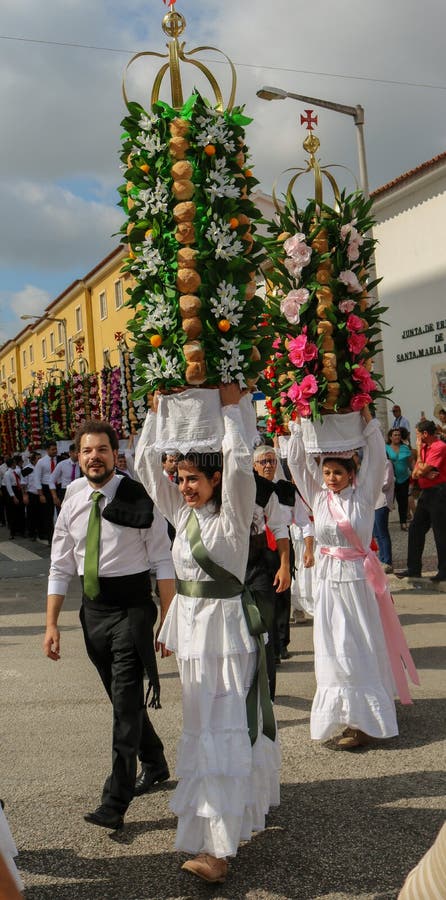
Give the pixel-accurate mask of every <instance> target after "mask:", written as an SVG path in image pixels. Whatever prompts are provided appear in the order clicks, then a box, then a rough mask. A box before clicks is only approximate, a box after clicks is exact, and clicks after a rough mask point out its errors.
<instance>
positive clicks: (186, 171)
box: [170, 159, 194, 181]
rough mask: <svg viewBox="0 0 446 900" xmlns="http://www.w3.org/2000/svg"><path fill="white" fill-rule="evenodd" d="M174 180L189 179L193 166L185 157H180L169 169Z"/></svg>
mask: <svg viewBox="0 0 446 900" xmlns="http://www.w3.org/2000/svg"><path fill="white" fill-rule="evenodd" d="M170 172H171V175H172V178H173V179H174V181H190V180H191V178H192V175H193V174H194V167H193V165H192V163H190V162H189V160H187V159H180V160H178V162H176V163H174V164H173V166H172V168H171V170H170Z"/></svg>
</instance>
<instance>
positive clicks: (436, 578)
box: [430, 572, 446, 584]
mask: <svg viewBox="0 0 446 900" xmlns="http://www.w3.org/2000/svg"><path fill="white" fill-rule="evenodd" d="M430 580H431V581H433V582H434V584H435V583H437V582H439V581H446V575H442V574H441V572H437V574H436V575H432V578H431V579H430Z"/></svg>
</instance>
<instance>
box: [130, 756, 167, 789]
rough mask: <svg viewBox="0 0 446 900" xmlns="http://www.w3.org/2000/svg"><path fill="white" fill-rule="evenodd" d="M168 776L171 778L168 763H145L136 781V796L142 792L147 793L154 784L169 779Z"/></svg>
mask: <svg viewBox="0 0 446 900" xmlns="http://www.w3.org/2000/svg"><path fill="white" fill-rule="evenodd" d="M168 778H170V772H169V769H168V768H167V763H166V764H165V765H163V766H150V765H146V764H145V763H143V766H142V769H141V772H140V773H139V775H138V777H137V779H136V781H135V790H134V792H133V793H134V796H135V797H140V796H141V794H147V793H148V791H150V789H151V788H153V785H154V784H159V783H160V782H161V781H167V779H168Z"/></svg>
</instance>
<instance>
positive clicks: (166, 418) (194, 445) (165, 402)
mask: <svg viewBox="0 0 446 900" xmlns="http://www.w3.org/2000/svg"><path fill="white" fill-rule="evenodd" d="M239 410H240V414H241V417H242V420H243V429H244V433H245V437H246V442H247V444H248V446H249V447H251V448H252V447H255V446H256V444H258V443H259V442H260V435H259V433H258V431H257V420H256V412H255V408H254V404H253V402H252V396H251V394H244V395H243V397H242V398H241V399H240V403H239ZM223 434H224V424H223V415H222V408H221V402H220V394H219V392H218V390H212V389H209V390H207V389H206V388H189V389H188V390H186V391H180V392H179V393H178V394H161V396H160V398H159V404H158V413H157V418H156V438H155V447H156V449H157V450H158V451H159V452H161V453H162V452H164V453H168V452H173V451H175V450H176V451H178V452H179V453H188V452H189V451H190V450H196V451H197V452H199V453H205V452H206V451H207V450H208V451H211V452H213V451H220V450H221V447H222V442H223Z"/></svg>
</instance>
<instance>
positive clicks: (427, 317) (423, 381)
mask: <svg viewBox="0 0 446 900" xmlns="http://www.w3.org/2000/svg"><path fill="white" fill-rule="evenodd" d="M374 214H375V218H376V219H377V225H376V227H375V237H376V238H377V239H378V241H379V243H378V246H377V250H376V268H377V274H378V276H379V277H382V278H383V281H382V283H381V284H380V285H379V286H378V296H379V301H380V304H381V305H383V306H387V307H389V309H388V311H387V312H386V313H384V315H383V318H384V319H385V321H386V322H388V323H389V327H383V350H384V368H385V378H386V386H387V387H391V386H393V391H392V400H393V402H396V403H398V404H399V405H400V406H401V409H402V411H403V414H404V415H406V416H407V418H408V419H409V421H410V423H411V425H412V437H414V433H413V430H414V429H413V426H415V424H416V422H417V421H418V420H419V419H420V416H421V412H424V413H425V415H426V416H427V418H432V416H433V412H434V407H435V405H436V404H437V403H438V402H439V400H441V402H442V405H444V406H446V163H444V164H443V163H442V164H441V165H440V166H438V167H437V168H435V170H434V171H431V172H429V173H427V174H426V173H425V174H424V175H420V176H419V177H418V178H416V179H411V180H410V182H409V183H406V184H404V183H403V184H402V185H401V186H399V187H398V186H395V187H394V188H392V189H390V190H389V191H388V192H386V194H385V195H381V196H378V197H377V198H376V201H375V206H374ZM428 354H429V355H428ZM442 371H443V372H444V374H443V376H442V379H444V388H443V389H444V395H443V396H441V394H439V392H438V391H439V379H440V373H441V372H442ZM391 405H392V404H391V403H390V404H389V422H390V421H391V419H392V414H391V412H390V409H391Z"/></svg>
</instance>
